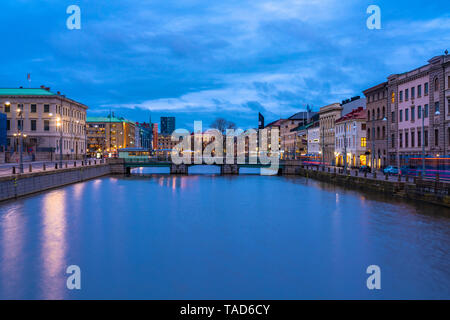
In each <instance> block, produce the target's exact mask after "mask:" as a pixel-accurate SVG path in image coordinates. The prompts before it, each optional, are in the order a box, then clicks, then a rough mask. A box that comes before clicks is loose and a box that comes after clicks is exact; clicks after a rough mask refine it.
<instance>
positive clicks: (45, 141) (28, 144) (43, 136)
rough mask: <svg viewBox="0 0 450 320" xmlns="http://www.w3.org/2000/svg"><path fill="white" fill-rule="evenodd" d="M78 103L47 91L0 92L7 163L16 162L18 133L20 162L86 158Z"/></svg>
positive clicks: (81, 110) (83, 112)
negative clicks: (20, 152)
mask: <svg viewBox="0 0 450 320" xmlns="http://www.w3.org/2000/svg"><path fill="white" fill-rule="evenodd" d="M87 109H88V107H87V106H85V105H84V104H82V103H79V102H76V101H74V100H71V99H69V98H67V97H66V96H65V95H62V94H61V93H60V92H57V93H53V92H51V91H50V88H47V87H44V86H41V88H32V89H24V88H18V89H0V112H4V113H6V116H7V122H6V126H7V153H6V160H7V161H16V160H17V159H18V158H19V152H18V150H19V141H20V140H19V139H18V138H17V136H18V134H19V133H20V134H21V135H22V137H23V142H22V143H23V153H24V156H23V157H24V160H53V159H59V155H60V154H61V153H60V139H62V140H61V141H62V155H63V158H64V159H75V158H80V159H81V158H83V157H84V155H85V154H86V130H85V128H86V126H85V121H86V110H87Z"/></svg>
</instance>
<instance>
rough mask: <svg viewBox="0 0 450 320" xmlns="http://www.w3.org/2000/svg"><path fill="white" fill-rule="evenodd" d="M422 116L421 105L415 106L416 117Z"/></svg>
mask: <svg viewBox="0 0 450 320" xmlns="http://www.w3.org/2000/svg"><path fill="white" fill-rule="evenodd" d="M421 118H422V106H418V107H417V119H421Z"/></svg>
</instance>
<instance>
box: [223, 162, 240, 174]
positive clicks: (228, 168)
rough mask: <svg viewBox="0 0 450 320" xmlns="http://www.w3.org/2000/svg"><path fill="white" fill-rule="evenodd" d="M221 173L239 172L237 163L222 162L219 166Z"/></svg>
mask: <svg viewBox="0 0 450 320" xmlns="http://www.w3.org/2000/svg"><path fill="white" fill-rule="evenodd" d="M220 174H221V175H231V174H239V165H237V164H222V165H221V166H220Z"/></svg>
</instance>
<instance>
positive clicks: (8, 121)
mask: <svg viewBox="0 0 450 320" xmlns="http://www.w3.org/2000/svg"><path fill="white" fill-rule="evenodd" d="M6 130H11V120H9V119H8V120H6Z"/></svg>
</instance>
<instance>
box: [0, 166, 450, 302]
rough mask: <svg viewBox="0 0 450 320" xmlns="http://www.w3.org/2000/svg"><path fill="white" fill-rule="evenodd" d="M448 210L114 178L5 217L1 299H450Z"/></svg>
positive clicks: (286, 186)
mask: <svg viewBox="0 0 450 320" xmlns="http://www.w3.org/2000/svg"><path fill="white" fill-rule="evenodd" d="M445 211H446V209H443V208H441V207H436V206H430V205H423V204H417V203H414V202H410V201H398V200H396V199H394V198H392V197H388V196H387V197H386V196H382V195H379V194H373V193H361V192H360V191H358V190H349V189H343V188H339V187H337V186H334V185H330V184H326V183H321V182H317V181H314V180H308V179H303V178H298V177H292V178H285V177H279V176H275V177H266V176H257V175H243V176H227V177H222V176H218V175H211V174H206V175H190V176H171V175H149V176H145V177H141V176H134V175H131V176H129V177H119V176H114V177H105V178H102V179H96V180H90V181H86V182H84V183H80V184H75V185H71V186H67V187H64V188H61V189H58V190H54V191H50V192H46V193H41V194H37V195H33V196H31V197H27V198H22V199H19V200H17V201H10V202H5V203H2V204H0V240H1V242H0V248H1V252H0V281H1V282H0V299H1V298H46V299H51V298H73V297H76V298H86V299H94V298H97V299H107V298H113V299H123V298H135V299H230V298H233V299H251V298H252V299H320V298H322V299H323V298H325V299H343V298H349V299H361V298H362V299H374V298H383V299H388V298H400V299H429V298H441V299H442V298H450V292H449V291H450V274H449V271H448V270H449V269H450V268H449V267H450V248H449V243H450V219H449V218H448V217H447V216H446V215H445V214H444V212H445ZM71 264H77V265H80V267H81V268H82V271H83V277H85V278H83V281H84V283H85V284H86V286H83V289H82V290H81V291H80V292H78V293H76V294H77V295H76V296H75V295H74V293H73V292H68V290H67V289H66V288H65V283H66V274H65V269H66V267H67V266H68V265H71ZM370 264H377V265H380V266H381V268H382V272H383V277H382V279H383V280H382V281H383V283H382V287H383V290H382V292H379V293H377V294H374V293H373V292H369V291H368V290H367V289H366V287H365V281H366V274H365V270H366V268H367V266H368V265H370Z"/></svg>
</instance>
